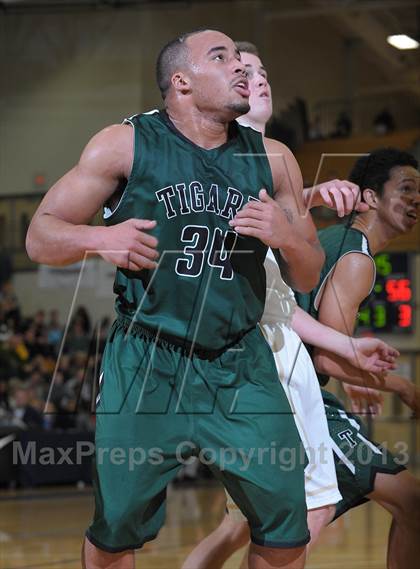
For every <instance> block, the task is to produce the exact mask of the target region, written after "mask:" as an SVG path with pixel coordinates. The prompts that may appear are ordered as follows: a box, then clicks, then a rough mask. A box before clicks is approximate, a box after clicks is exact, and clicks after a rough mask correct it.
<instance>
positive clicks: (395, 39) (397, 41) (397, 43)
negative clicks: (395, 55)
mask: <svg viewBox="0 0 420 569" xmlns="http://www.w3.org/2000/svg"><path fill="white" fill-rule="evenodd" d="M386 41H387V42H388V43H389V44H391V45H392V46H393V47H396V48H397V49H416V48H418V47H419V42H418V41H416V40H415V39H414V38H412V37H410V36H407V35H406V34H397V35H394V36H388V37H387V38H386Z"/></svg>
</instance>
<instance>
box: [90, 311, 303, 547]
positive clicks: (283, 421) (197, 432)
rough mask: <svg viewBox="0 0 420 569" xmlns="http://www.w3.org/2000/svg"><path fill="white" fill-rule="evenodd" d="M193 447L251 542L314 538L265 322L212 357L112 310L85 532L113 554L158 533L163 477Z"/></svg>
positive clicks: (294, 542) (280, 543)
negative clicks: (243, 521) (242, 519)
mask: <svg viewBox="0 0 420 569" xmlns="http://www.w3.org/2000/svg"><path fill="white" fill-rule="evenodd" d="M192 456H198V457H199V458H200V460H201V461H202V462H204V463H205V464H207V465H208V466H209V468H211V470H212V471H213V472H214V474H215V475H216V476H217V477H218V478H219V479H220V480H221V482H222V483H223V484H224V486H225V487H226V489H227V491H228V492H229V494H230V495H231V496H232V498H233V499H234V500H235V502H236V504H238V506H239V507H240V509H241V511H242V512H243V513H244V515H245V516H246V518H247V519H248V521H249V525H250V529H251V535H252V540H253V541H254V542H255V543H257V544H259V545H265V546H268V547H280V548H282V547H284V548H291V547H299V546H302V545H304V544H306V543H307V542H308V541H309V532H308V528H307V524H306V514H307V510H306V503H305V489H304V468H305V466H306V464H307V459H306V454H305V451H304V449H303V445H302V444H301V441H300V438H299V435H298V432H297V429H296V426H295V422H294V420H293V415H292V413H291V410H290V407H289V403H288V401H287V397H286V395H285V393H284V391H283V388H282V386H281V384H280V382H279V381H278V374H277V370H276V366H275V363H274V359H273V355H272V352H271V350H270V348H269V346H268V344H267V343H266V341H265V339H264V338H263V336H262V333H261V331H260V329H259V328H258V327H257V328H254V329H252V330H251V331H249V332H247V333H246V334H245V335H244V336H243V337H242V339H241V340H240V341H238V342H237V344H235V345H233V346H231V347H230V348H229V349H228V350H226V351H224V352H223V353H219V354H218V355H217V357H212V358H208V359H206V358H205V357H204V356H203V354H200V357H198V355H196V354H192V355H191V356H189V357H188V356H187V355H186V352H185V350H184V349H182V348H180V347H177V346H174V345H172V344H170V343H169V342H168V341H166V340H159V339H157V338H156V337H153V336H152V335H151V333H150V332H147V331H145V330H144V329H142V328H140V327H139V326H138V325H134V326H133V327H132V328H131V329H129V330H127V323H126V322H123V321H122V320H117V321H116V322H115V323H114V325H113V327H112V329H111V331H110V334H109V337H108V341H107V345H106V348H105V351H104V356H103V365H102V372H101V379H100V389H99V395H98V399H97V409H96V461H95V463H96V464H95V477H94V490H95V506H96V507H95V516H94V520H93V523H92V524H91V526H90V528H89V529H88V531H87V534H86V535H87V537H88V539H89V540H90V541H91V542H92V543H93V544H94V545H96V546H97V547H99V548H100V549H103V550H105V551H109V552H119V551H124V550H127V549H136V548H139V547H141V546H142V545H143V544H144V543H145V542H147V541H149V540H152V539H153V538H154V537H155V536H156V535H157V533H158V531H159V529H160V528H161V526H162V525H163V523H164V518H165V500H166V487H167V485H168V483H169V482H171V480H173V479H174V478H175V477H176V475H177V472H178V470H179V469H180V468H181V467H182V465H183V464H185V463H186V461H188V460H189V459H190V458H191V457H192Z"/></svg>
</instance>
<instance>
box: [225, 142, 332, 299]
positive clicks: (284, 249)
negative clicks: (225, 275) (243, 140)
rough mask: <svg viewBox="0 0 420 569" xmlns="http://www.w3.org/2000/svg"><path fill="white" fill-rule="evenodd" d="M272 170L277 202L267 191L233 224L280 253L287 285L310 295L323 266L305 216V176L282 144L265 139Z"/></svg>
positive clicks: (321, 256) (311, 226) (308, 220)
mask: <svg viewBox="0 0 420 569" xmlns="http://www.w3.org/2000/svg"><path fill="white" fill-rule="evenodd" d="M265 147H266V150H267V155H268V159H269V162H270V166H271V171H272V176H273V184H274V199H272V198H270V196H269V195H268V194H267V192H266V191H265V190H263V191H262V192H260V196H259V197H260V202H256V201H251V202H249V203H247V204H246V206H245V207H244V208H242V209H241V210H240V211H239V212H238V213H237V215H236V216H235V217H234V219H233V220H232V222H231V225H232V226H233V227H234V228H235V230H236V231H237V232H238V233H240V234H241V235H250V236H252V237H256V238H257V239H260V240H261V241H263V242H264V243H265V244H266V245H268V246H270V247H272V248H273V249H279V250H280V253H281V256H282V260H283V261H284V262H283V263H282V267H281V271H282V275H283V278H284V279H285V281H286V282H287V283H288V284H289V285H290V286H291V287H292V288H295V289H296V290H299V291H301V292H309V291H310V290H312V288H313V287H314V286H316V284H317V283H318V280H319V273H320V270H321V267H322V264H323V262H324V253H323V251H322V248H321V246H320V244H319V241H318V237H317V234H316V230H315V225H314V223H313V221H312V218H311V216H310V214H307V215H306V214H305V211H306V210H305V207H304V204H303V199H302V189H303V182H302V175H301V172H300V168H299V166H298V164H297V162H296V159H295V157H294V156H293V154H292V153H291V152H290V150H289V149H288V148H287V147H286V146H285V145H284V144H281V143H280V142H278V141H276V140H271V139H265Z"/></svg>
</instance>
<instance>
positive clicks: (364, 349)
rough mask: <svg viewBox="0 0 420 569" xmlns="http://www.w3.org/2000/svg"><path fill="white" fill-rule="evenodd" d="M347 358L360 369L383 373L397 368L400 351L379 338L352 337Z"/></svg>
mask: <svg viewBox="0 0 420 569" xmlns="http://www.w3.org/2000/svg"><path fill="white" fill-rule="evenodd" d="M348 352H349V353H348V354H347V356H346V357H347V359H348V360H349V362H350V363H351V364H353V365H354V366H355V367H358V368H359V369H362V370H364V371H368V372H371V373H381V372H384V371H389V370H393V369H395V368H396V363H395V360H396V358H397V357H398V356H399V355H400V353H399V351H398V350H396V349H395V348H393V347H391V346H389V345H388V344H386V343H385V342H383V341H382V340H379V339H378V338H351V342H350V347H349V351H348Z"/></svg>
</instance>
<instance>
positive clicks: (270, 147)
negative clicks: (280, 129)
mask: <svg viewBox="0 0 420 569" xmlns="http://www.w3.org/2000/svg"><path fill="white" fill-rule="evenodd" d="M263 140H264V146H265V148H266V149H267V151H268V152H269V153H270V154H272V153H276V154H284V155H286V156H290V155H291V156H293V153H292V151H291V150H290V148H289V147H288V146H286V145H285V144H283V142H280V141H279V140H275V139H274V138H268V137H267V136H264V139H263Z"/></svg>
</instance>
